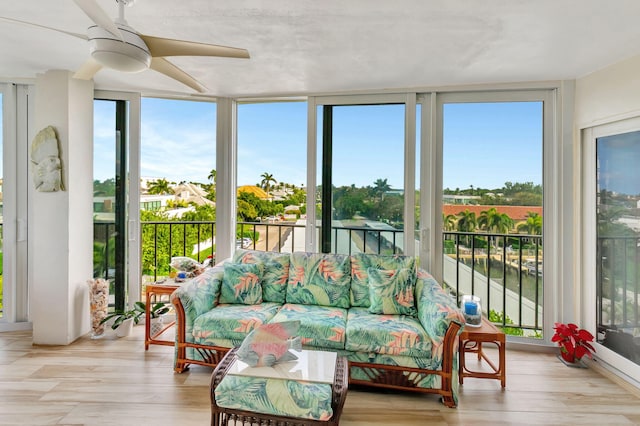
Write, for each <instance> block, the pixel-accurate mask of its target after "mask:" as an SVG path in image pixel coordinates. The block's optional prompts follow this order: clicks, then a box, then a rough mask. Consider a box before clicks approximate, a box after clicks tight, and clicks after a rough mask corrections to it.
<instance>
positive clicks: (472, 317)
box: [460, 295, 482, 327]
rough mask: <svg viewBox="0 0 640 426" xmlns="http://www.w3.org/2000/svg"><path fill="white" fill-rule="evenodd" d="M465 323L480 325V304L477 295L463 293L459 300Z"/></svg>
mask: <svg viewBox="0 0 640 426" xmlns="http://www.w3.org/2000/svg"><path fill="white" fill-rule="evenodd" d="M460 307H461V308H462V313H463V314H464V320H465V324H466V325H470V326H471V327H480V326H481V325H482V305H481V304H480V298H479V297H478V296H472V295H464V296H462V301H461V302H460Z"/></svg>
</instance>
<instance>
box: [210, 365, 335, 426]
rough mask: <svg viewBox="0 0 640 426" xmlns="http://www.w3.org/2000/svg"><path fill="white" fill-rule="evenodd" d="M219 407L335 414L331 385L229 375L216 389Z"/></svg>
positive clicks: (290, 414) (307, 414) (296, 414)
mask: <svg viewBox="0 0 640 426" xmlns="http://www.w3.org/2000/svg"><path fill="white" fill-rule="evenodd" d="M215 399H216V403H217V404H218V406H220V407H224V408H230V409H236V410H243V411H251V412H255V413H262V414H272V415H276V416H288V417H297V418H303V419H313V420H321V421H327V420H329V419H330V418H331V416H333V409H332V408H331V385H330V384H327V383H311V382H302V381H296V380H281V379H267V378H263V377H247V376H232V375H227V376H225V378H224V379H222V381H221V382H220V383H219V384H218V386H217V387H216V389H215Z"/></svg>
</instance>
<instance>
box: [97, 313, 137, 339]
mask: <svg viewBox="0 0 640 426" xmlns="http://www.w3.org/2000/svg"><path fill="white" fill-rule="evenodd" d="M110 320H113V323H112V324H111V328H112V329H113V330H115V332H116V336H118V337H126V336H128V335H129V334H131V329H132V327H133V323H134V322H135V323H136V324H137V323H138V322H139V321H140V315H139V314H138V313H137V311H136V309H130V310H128V311H115V312H112V313H110V314H109V315H107V316H106V317H104V319H103V320H102V321H100V323H101V324H104V323H106V322H108V321H110Z"/></svg>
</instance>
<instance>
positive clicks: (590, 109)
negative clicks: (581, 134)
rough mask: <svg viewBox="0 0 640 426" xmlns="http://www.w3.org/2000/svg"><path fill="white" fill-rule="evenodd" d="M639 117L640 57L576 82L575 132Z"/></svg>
mask: <svg viewBox="0 0 640 426" xmlns="http://www.w3.org/2000/svg"><path fill="white" fill-rule="evenodd" d="M636 116H640V56H635V57H633V58H630V59H627V60H625V61H623V62H619V63H617V64H614V65H611V66H609V67H607V68H604V69H602V70H600V71H597V72H594V73H592V74H589V75H587V76H585V77H583V78H580V79H578V80H577V81H576V106H575V119H576V120H575V122H576V125H577V127H578V129H584V128H586V127H591V126H594V125H598V124H603V123H611V122H613V121H617V120H621V119H624V118H629V117H636Z"/></svg>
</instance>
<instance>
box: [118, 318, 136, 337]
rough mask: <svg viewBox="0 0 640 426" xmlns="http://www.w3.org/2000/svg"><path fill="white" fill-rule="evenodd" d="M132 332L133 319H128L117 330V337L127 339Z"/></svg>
mask: <svg viewBox="0 0 640 426" xmlns="http://www.w3.org/2000/svg"><path fill="white" fill-rule="evenodd" d="M131 330H133V318H127V319H126V320H124V321H122V324H120V325H119V326H118V328H116V336H118V337H127V336H128V335H130V334H131Z"/></svg>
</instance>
